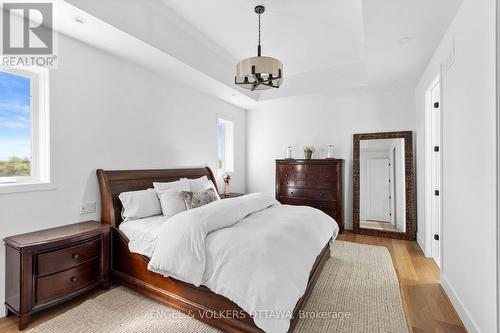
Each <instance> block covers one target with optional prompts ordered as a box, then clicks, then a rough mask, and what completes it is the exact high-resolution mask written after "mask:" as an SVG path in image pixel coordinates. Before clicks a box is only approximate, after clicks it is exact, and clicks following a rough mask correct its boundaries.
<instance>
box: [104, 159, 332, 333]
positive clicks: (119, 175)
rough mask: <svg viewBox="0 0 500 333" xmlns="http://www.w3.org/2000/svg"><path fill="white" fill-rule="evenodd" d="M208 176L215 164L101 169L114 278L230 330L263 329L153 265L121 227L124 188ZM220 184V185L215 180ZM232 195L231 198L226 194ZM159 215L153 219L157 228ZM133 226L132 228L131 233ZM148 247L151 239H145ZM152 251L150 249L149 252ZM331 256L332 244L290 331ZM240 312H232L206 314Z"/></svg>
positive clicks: (209, 294) (239, 310)
mask: <svg viewBox="0 0 500 333" xmlns="http://www.w3.org/2000/svg"><path fill="white" fill-rule="evenodd" d="M202 176H207V177H208V178H209V179H210V180H212V182H213V183H214V184H216V181H215V178H214V176H213V173H212V171H211V170H210V168H208V167H205V168H186V169H160V170H114V171H106V170H102V169H99V170H97V177H98V180H99V186H100V192H101V206H102V207H101V208H102V223H105V224H109V225H111V227H112V238H111V239H112V253H111V278H112V281H113V282H115V283H118V284H122V285H124V286H127V287H129V288H132V289H134V290H136V291H138V292H139V293H141V294H143V295H145V296H148V297H150V298H153V299H155V300H157V301H159V302H161V303H164V304H166V305H168V306H170V307H172V308H174V309H177V310H179V311H181V312H184V313H188V314H189V315H191V316H193V317H195V318H197V319H198V320H201V321H203V322H206V323H207V324H209V325H212V326H214V327H217V328H219V329H221V330H223V331H226V332H262V330H261V329H260V328H258V327H257V326H256V324H255V322H254V320H253V318H252V316H250V315H249V314H248V313H247V312H245V311H244V310H243V309H242V308H241V307H239V306H238V305H237V304H236V303H234V302H232V301H231V300H229V299H228V298H226V297H224V296H222V295H220V294H217V293H215V292H212V291H211V290H210V289H209V288H207V287H205V286H203V285H201V286H199V287H197V286H195V285H193V284H190V283H186V282H183V281H180V280H177V279H174V278H172V277H164V276H162V275H160V274H157V273H154V272H152V271H150V270H148V264H149V261H150V258H149V256H147V255H141V254H138V253H134V252H135V251H134V252H131V250H130V249H129V241H130V240H129V238H128V237H127V236H126V235H125V232H124V231H123V230H120V224H121V223H122V218H121V209H122V207H121V203H120V200H119V199H118V195H119V194H120V193H122V192H127V191H137V190H143V189H147V188H151V187H152V185H153V182H171V181H175V180H178V179H179V178H188V179H194V178H199V177H202ZM215 186H216V185H215ZM227 200H232V199H227ZM154 225H157V221H156V222H155V221H153V222H151V226H152V228H154ZM130 232H133V231H128V232H127V233H128V234H129V235H130ZM146 248H147V244H146ZM145 253H147V252H145ZM329 256H330V250H329V245H328V244H326V245H325V247H324V248H323V249H322V250H321V251H320V252H319V253H318V255H317V258H316V260H315V262H314V264H313V266H312V269H311V271H310V274H309V280H308V283H307V288H306V290H305V292H304V293H303V296H302V297H301V298H300V299H299V300H298V302H297V303H296V305H295V309H294V311H293V317H292V319H291V321H290V328H289V332H291V331H293V328H294V327H295V325H296V323H297V320H298V315H297V314H298V312H299V310H301V309H302V308H303V305H304V304H305V302H306V301H307V299H308V297H309V295H310V293H311V291H312V289H313V287H314V285H315V282H316V280H317V279H318V277H319V275H320V273H321V270H322V268H323V266H324V264H325V262H326V260H327V259H328V258H329ZM218 313H238V314H240V315H238V316H236V317H233V316H217V315H207V314H218Z"/></svg>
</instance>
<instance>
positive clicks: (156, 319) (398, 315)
mask: <svg viewBox="0 0 500 333" xmlns="http://www.w3.org/2000/svg"><path fill="white" fill-rule="evenodd" d="M332 253H333V256H332V257H331V258H330V259H329V260H328V261H327V263H326V265H325V268H324V269H323V271H322V273H321V276H320V278H319V279H318V282H317V283H316V286H315V288H314V290H313V292H312V294H311V296H310V298H309V300H308V302H307V304H306V306H305V308H304V309H303V313H302V315H301V318H300V320H299V322H298V325H297V327H296V329H295V331H294V332H295V333H311V332H356V333H357V332H367V333H372V332H395V333H405V332H408V328H407V323H406V319H405V315H404V311H403V306H402V302H401V295H400V293H399V284H398V280H397V276H396V272H395V270H394V266H393V264H392V260H391V257H390V254H389V252H388V250H387V249H386V248H385V247H381V246H373V245H364V244H356V243H350V242H344V241H335V242H334V246H333V251H332ZM42 332H43V333H45V332H50V333H76V332H78V333H80V332H81V333H88V332H95V333H101V332H102V333H105V332H106V333H108V332H113V333H114V332H116V333H136V332H137V333H139V332H192V333H212V332H213V333H215V332H217V333H218V332H220V331H219V330H218V329H215V328H213V327H211V326H208V325H207V324H204V323H202V322H200V321H198V320H196V319H194V318H191V317H189V316H187V315H184V314H182V313H179V312H177V311H175V310H173V309H171V308H169V307H167V306H164V305H162V304H159V303H156V302H155V301H152V300H150V299H148V298H146V297H144V296H142V295H140V294H138V293H136V292H134V291H132V290H130V289H127V288H125V287H121V286H120V287H117V288H114V289H112V290H110V291H109V292H107V293H105V294H102V295H100V296H98V297H96V298H94V299H91V300H88V301H86V302H84V303H82V304H81V305H79V306H77V307H76V308H73V309H72V310H69V311H67V312H65V313H63V314H61V315H59V316H57V317H55V318H53V319H51V320H49V321H47V322H45V323H42V324H40V325H39V326H37V327H34V328H32V329H31V330H29V333H42Z"/></svg>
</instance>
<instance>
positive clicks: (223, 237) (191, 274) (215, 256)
mask: <svg viewBox="0 0 500 333" xmlns="http://www.w3.org/2000/svg"><path fill="white" fill-rule="evenodd" d="M337 233H338V226H337V224H336V223H335V221H334V220H333V219H332V218H331V217H329V216H328V215H326V214H324V213H323V212H321V211H319V210H317V209H314V208H310V207H305V206H287V205H281V204H279V203H278V202H277V201H276V200H274V199H273V198H272V197H269V196H265V195H263V194H250V195H246V196H242V197H239V198H233V199H226V200H218V201H215V202H212V203H210V204H208V205H206V206H203V207H199V208H196V209H192V210H188V211H185V212H182V213H179V214H177V215H175V216H174V217H171V218H170V219H169V220H168V221H166V223H165V224H163V226H162V228H161V230H160V233H159V235H158V238H157V242H156V247H155V249H154V251H153V255H152V257H151V260H150V262H149V266H148V268H149V269H150V270H152V271H154V272H157V273H160V274H163V275H164V276H172V277H174V278H177V279H180V280H182V281H185V282H189V283H192V284H194V285H196V286H199V285H205V286H207V287H208V288H210V289H211V290H212V291H214V292H216V293H218V294H221V295H223V296H225V297H227V298H229V299H230V300H232V301H234V302H235V303H236V304H238V305H239V306H240V307H241V308H242V309H243V310H245V311H246V312H248V313H250V314H251V315H253V316H254V321H255V324H256V325H257V326H258V327H260V328H261V329H263V330H264V331H266V332H271V333H281V332H286V331H287V330H288V327H289V325H290V319H291V315H292V313H293V310H294V308H295V305H296V303H297V301H298V300H299V299H300V297H301V296H302V295H303V294H304V292H305V290H306V287H307V282H308V279H309V273H310V271H311V269H312V266H313V264H314V261H315V260H316V257H317V256H318V255H319V253H320V252H321V250H322V249H323V247H324V246H325V245H326V244H327V243H328V241H329V240H330V238H332V237H333V238H335V237H336V235H337Z"/></svg>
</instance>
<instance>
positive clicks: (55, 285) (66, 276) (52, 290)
mask: <svg viewBox="0 0 500 333" xmlns="http://www.w3.org/2000/svg"><path fill="white" fill-rule="evenodd" d="M99 278H100V272H99V258H95V259H92V260H90V261H87V262H86V263H84V264H81V265H79V266H76V267H73V268H71V269H68V270H65V271H62V272H59V273H54V274H51V275H46V276H42V277H38V278H36V282H35V286H36V287H35V290H36V303H43V302H45V301H49V300H51V299H53V298H57V297H59V296H64V295H68V294H70V293H71V292H73V291H77V290H78V289H81V288H83V287H85V286H87V285H89V284H91V283H92V282H94V281H97V280H98V279H99Z"/></svg>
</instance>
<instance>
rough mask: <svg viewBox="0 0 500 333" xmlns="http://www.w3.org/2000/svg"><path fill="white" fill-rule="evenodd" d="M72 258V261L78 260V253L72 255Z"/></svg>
mask: <svg viewBox="0 0 500 333" xmlns="http://www.w3.org/2000/svg"><path fill="white" fill-rule="evenodd" d="M72 257H73V259H78V258H80V255H79V254H78V253H75V254H73V255H72Z"/></svg>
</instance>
